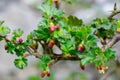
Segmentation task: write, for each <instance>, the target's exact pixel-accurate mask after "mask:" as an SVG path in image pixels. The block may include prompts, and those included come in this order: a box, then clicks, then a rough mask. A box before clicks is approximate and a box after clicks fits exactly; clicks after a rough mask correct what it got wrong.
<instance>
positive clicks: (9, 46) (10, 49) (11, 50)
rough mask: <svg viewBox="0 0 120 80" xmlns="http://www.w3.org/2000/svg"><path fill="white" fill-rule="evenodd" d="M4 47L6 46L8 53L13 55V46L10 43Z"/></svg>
mask: <svg viewBox="0 0 120 80" xmlns="http://www.w3.org/2000/svg"><path fill="white" fill-rule="evenodd" d="M6 46H8V50H7V52H8V53H11V54H13V53H14V50H15V45H14V44H13V43H12V42H7V44H6Z"/></svg>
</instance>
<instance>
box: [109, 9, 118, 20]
mask: <svg viewBox="0 0 120 80" xmlns="http://www.w3.org/2000/svg"><path fill="white" fill-rule="evenodd" d="M119 13H120V10H119V11H113V12H112V14H111V15H110V16H109V17H108V19H109V20H111V19H112V18H113V17H114V16H115V15H117V14H119Z"/></svg>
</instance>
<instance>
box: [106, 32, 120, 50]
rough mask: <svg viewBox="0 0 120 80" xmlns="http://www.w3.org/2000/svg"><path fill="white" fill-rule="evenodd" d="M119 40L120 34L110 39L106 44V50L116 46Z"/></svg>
mask: <svg viewBox="0 0 120 80" xmlns="http://www.w3.org/2000/svg"><path fill="white" fill-rule="evenodd" d="M119 40H120V34H119V35H116V36H114V37H113V38H112V39H111V41H109V42H108V43H107V44H106V48H111V47H112V46H113V45H114V44H116V43H117V42H118V41H119Z"/></svg>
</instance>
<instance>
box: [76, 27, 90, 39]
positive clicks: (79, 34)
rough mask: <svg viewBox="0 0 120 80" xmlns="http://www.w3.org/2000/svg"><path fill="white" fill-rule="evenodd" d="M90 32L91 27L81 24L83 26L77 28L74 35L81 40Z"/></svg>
mask: <svg viewBox="0 0 120 80" xmlns="http://www.w3.org/2000/svg"><path fill="white" fill-rule="evenodd" d="M91 32H92V29H91V27H89V26H83V27H80V28H78V31H77V33H76V37H77V38H79V39H81V40H85V39H86V38H87V37H88V35H90V33H91Z"/></svg>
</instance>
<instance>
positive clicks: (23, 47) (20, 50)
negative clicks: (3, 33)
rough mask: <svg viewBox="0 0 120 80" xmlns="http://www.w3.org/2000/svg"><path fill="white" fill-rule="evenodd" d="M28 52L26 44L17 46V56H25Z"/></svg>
mask: <svg viewBox="0 0 120 80" xmlns="http://www.w3.org/2000/svg"><path fill="white" fill-rule="evenodd" d="M26 51H27V45H26V44H24V43H21V44H17V45H15V52H16V55H17V56H23V54H24V53H25V52H26Z"/></svg>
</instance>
